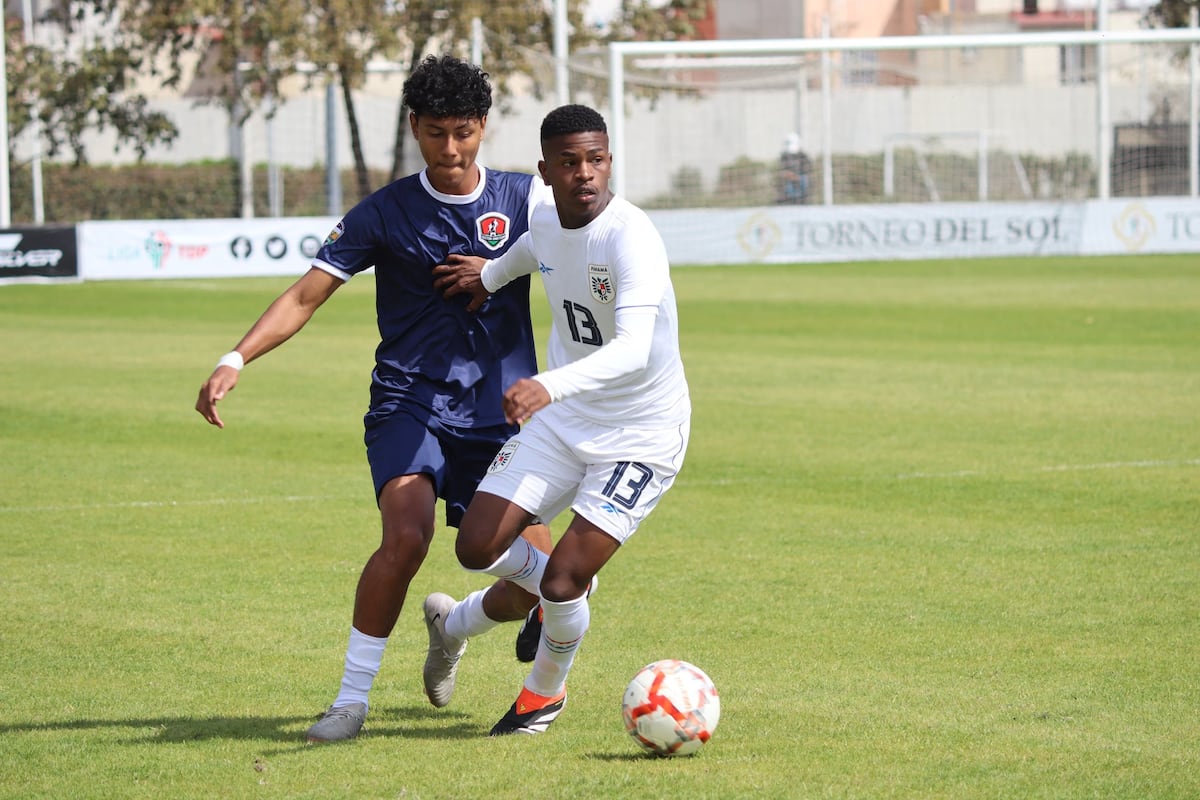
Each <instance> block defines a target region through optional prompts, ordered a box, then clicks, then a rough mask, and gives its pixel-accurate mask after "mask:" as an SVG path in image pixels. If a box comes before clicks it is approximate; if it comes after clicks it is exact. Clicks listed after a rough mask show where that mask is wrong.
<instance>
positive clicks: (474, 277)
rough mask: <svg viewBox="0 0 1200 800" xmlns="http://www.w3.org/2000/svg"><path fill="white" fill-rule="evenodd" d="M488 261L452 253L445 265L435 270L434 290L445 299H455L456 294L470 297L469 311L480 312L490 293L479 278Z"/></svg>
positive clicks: (447, 257) (438, 266)
mask: <svg viewBox="0 0 1200 800" xmlns="http://www.w3.org/2000/svg"><path fill="white" fill-rule="evenodd" d="M486 263H487V259H485V258H481V257H479V256H467V255H461V254H459V253H451V254H450V255H448V256H446V263H445V264H438V265H437V266H436V267H434V268H433V275H434V279H433V288H435V289H437V290H438V291H440V292H441V293H442V296H443V297H453V296H454V295H456V294H466V295H470V297H471V300H470V302H468V303H467V311H478V310H479V308H480V306H482V305H483V304H484V303H486V302H487V299H488V297H489V296H490V293H489V292H488V290H487V287H485V286H484V285H483V280H482V279H481V278H480V277H479V274H480V272H482V271H483V265H484V264H486Z"/></svg>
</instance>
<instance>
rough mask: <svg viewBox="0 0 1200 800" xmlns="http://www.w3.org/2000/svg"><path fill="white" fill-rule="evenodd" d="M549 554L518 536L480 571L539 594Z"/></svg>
mask: <svg viewBox="0 0 1200 800" xmlns="http://www.w3.org/2000/svg"><path fill="white" fill-rule="evenodd" d="M549 560H550V556H548V555H546V554H545V553H543V552H542V551H541V550H538V549H537V548H536V547H534V546H533V545H531V544H530V543H529V542H527V541H525V540H524V539H522V538H520V537H518V538H517V540H516V541H515V542H513V543H512V545H511V546H510V547H509V548H508V549H507V550H505V551H504V553H503V554H501V556H500V557H499V558H497V559H496V561H495V563H494V564H492V565H491V566H490V567H487V568H485V569H483V570H480V571H481V572H486V573H487V574H488V575H494V576H496V577H497V578H503V579H504V580H506V581H512V582H513V583H515V584H516V585H517V586H520V587H521V588H522V589H524V590H525V591H527V592H529V593H530V594H532V595H537V596H541V594H542V590H541V583H542V573H543V572H545V571H546V562H547V561H549Z"/></svg>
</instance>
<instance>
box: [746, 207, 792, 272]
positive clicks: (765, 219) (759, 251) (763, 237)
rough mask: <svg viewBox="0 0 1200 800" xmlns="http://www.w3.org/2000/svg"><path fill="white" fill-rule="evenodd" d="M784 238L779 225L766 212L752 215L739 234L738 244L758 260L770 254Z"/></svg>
mask: <svg viewBox="0 0 1200 800" xmlns="http://www.w3.org/2000/svg"><path fill="white" fill-rule="evenodd" d="M782 238H783V235H782V233H781V232H780V230H779V226H778V225H777V224H776V223H775V220H773V219H771V218H770V217H769V216H767V215H766V214H753V215H751V217H750V218H749V219H748V220H746V222H745V223H744V224H743V225H742V227H741V228H739V229H738V234H737V240H738V244H740V245H741V246H742V249H743V250H745V251H746V255H748V256H750V258H752V259H754V260H756V261H757V260H758V259H760V258H766V257H767V256H768V255H770V254H771V251H772V250H774V249H775V245H777V244H779V240H780V239H782Z"/></svg>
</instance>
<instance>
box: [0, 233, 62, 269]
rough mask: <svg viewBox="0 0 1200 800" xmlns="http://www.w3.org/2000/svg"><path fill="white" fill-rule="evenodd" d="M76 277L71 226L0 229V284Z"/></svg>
mask: <svg viewBox="0 0 1200 800" xmlns="http://www.w3.org/2000/svg"><path fill="white" fill-rule="evenodd" d="M78 274H79V262H78V258H77V253H76V249H75V226H74V225H45V226H39V227H30V228H4V229H0V281H4V280H8V279H13V278H20V279H25V280H29V279H36V278H74V277H76V276H77V275H78Z"/></svg>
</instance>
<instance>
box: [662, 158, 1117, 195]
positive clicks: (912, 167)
mask: <svg viewBox="0 0 1200 800" xmlns="http://www.w3.org/2000/svg"><path fill="white" fill-rule="evenodd" d="M894 159H895V161H894V170H895V178H894V193H893V194H892V195H890V196H889V195H886V194H885V193H884V156H883V155H882V154H879V155H834V157H833V159H832V162H833V201H834V203H835V204H838V205H848V204H854V203H866V204H878V203H928V202H932V201H937V202H973V201H975V200H978V199H979V176H978V164H977V161H976V159H975V157H974V156H971V157H968V156H963V155H957V154H954V153H945V152H943V153H934V154H925V155H924V156H923V158H918V155H917V153H916V151H914V150H911V149H899V150H897V151H896V152H895V153H894ZM1016 159H1017V161H1018V162H1019V164H1020V166H1021V169H1022V170H1023V171H1024V173H1025V176H1026V178H1027V181H1028V186H1026V185H1023V184H1022V182H1021V181H1020V179H1019V176H1018V174H1017V171H1016V166H1015V165H1014V155H1013V154H1012V153H1007V152H1002V151H993V152H992V153H990V154H989V157H988V200H990V201H998V202H1003V201H1019V200H1029V199H1039V200H1045V199H1058V200H1077V199H1083V198H1088V197H1094V196H1095V183H1096V176H1095V168H1094V167H1093V163H1092V159H1091V157H1089V156H1087V155H1083V154H1081V153H1069V154H1067V155H1066V156H1063V157H1061V158H1051V157H1048V156H1039V155H1034V154H1025V155H1021V156H1018V157H1016ZM776 169H777V167H776V164H775V162H762V161H755V160H753V159H749V158H746V157H744V156H743V157H740V158H738V159H737V160H736V161H733V162H731V163H729V164H724V165H722V166H721V168H720V171H719V174H718V178H717V182H716V185H715V186H713V187H712V188H711V189H706V188H705V186H704V180H703V176H702V175H701V173H700V172H699V170H698V169H697V168H696V167H693V166H685V167H681V168H680V169H679V170H678V171H677V172H676V173H675V174H674V175H673V176H672V177H671V192H670V193H669V194H666V195H662V196H659V197H654V198H651V199H649V200H648V201H646V202H644V203H642V204H641V205H643V206H644V207H646V208H654V209H664V208H744V207H747V206H761V205H771V204H772V203H774V202H775V199H776V191H775V188H776ZM823 176H824V165H823V162H822V160H821V159H820V158H814V159H813V171H812V175H811V176H810V189H809V201H808V202H809V203H819V202H821V186H822V185H823V183H824V177H823ZM1027 188H1028V190H1029V191H1030V192H1031V193H1032V198H1031V197H1030V195H1027V194H1026V189H1027ZM935 191H936V196H935V195H934V192H935Z"/></svg>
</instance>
